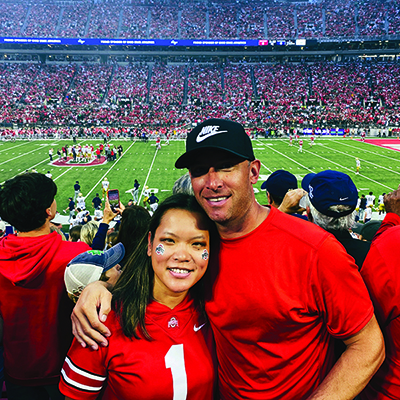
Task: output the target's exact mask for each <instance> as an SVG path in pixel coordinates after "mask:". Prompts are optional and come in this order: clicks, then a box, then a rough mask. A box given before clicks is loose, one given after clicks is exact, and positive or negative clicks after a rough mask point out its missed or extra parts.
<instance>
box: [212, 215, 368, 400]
mask: <svg viewBox="0 0 400 400" xmlns="http://www.w3.org/2000/svg"><path fill="white" fill-rule="evenodd" d="M311 237H312V238H313V240H312V241H311V242H310V241H309V238H311ZM333 254H334V257H332V255H333ZM212 261H214V260H212ZM210 267H211V273H212V272H214V273H215V276H214V277H213V279H214V281H213V286H212V293H211V294H210V296H212V297H211V298H210V299H209V300H207V303H206V311H207V314H208V317H209V320H210V322H211V325H212V327H213V332H214V337H215V342H216V347H217V356H218V363H219V387H220V392H221V398H222V399H224V400H233V399H235V400H238V399H257V400H261V399H262V400H268V399H273V400H276V399H279V400H293V399H296V400H301V399H306V398H308V397H309V396H310V395H311V393H312V392H313V391H314V390H315V389H316V388H317V387H318V385H319V384H321V382H322V381H323V380H324V378H325V376H326V375H327V373H328V372H329V371H330V369H331V367H332V365H333V363H334V354H333V340H332V337H334V338H337V339H347V338H349V337H350V336H353V335H355V334H356V333H358V332H360V331H361V329H362V328H364V327H365V326H366V324H367V323H368V322H369V321H370V320H371V318H372V316H373V312H374V311H373V306H372V303H371V300H370V298H369V295H368V291H367V289H366V287H365V285H364V282H363V280H362V278H361V276H360V274H359V272H358V269H357V266H356V265H355V264H354V259H353V258H352V257H351V256H349V255H348V254H347V253H346V251H345V249H344V248H343V246H341V245H340V243H339V242H338V241H337V240H336V239H335V238H334V237H333V236H332V235H331V234H329V233H328V232H326V231H324V230H322V229H321V228H319V227H318V226H316V225H314V224H310V223H309V222H306V221H303V220H301V219H298V218H293V217H292V216H290V215H286V214H284V213H281V212H280V211H278V210H277V209H275V208H271V209H270V213H269V215H268V217H267V218H266V219H265V221H264V222H263V223H262V224H261V225H260V226H258V227H257V228H256V229H255V230H253V231H252V232H250V233H248V234H247V235H245V236H242V237H239V238H235V239H223V240H221V244H220V251H219V266H218V267H217V266H216V265H215V264H214V265H213V264H211V265H210ZM210 267H209V268H210ZM210 286H211V284H210Z"/></svg>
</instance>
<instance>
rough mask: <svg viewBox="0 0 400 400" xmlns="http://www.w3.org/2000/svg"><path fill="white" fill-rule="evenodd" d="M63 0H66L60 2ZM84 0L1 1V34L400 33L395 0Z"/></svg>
mask: <svg viewBox="0 0 400 400" xmlns="http://www.w3.org/2000/svg"><path fill="white" fill-rule="evenodd" d="M60 4H62V3H60ZM123 4H124V6H123V7H121V5H120V4H116V3H114V2H105V3H102V2H93V3H90V2H86V1H79V2H78V1H77V2H76V4H74V5H70V4H68V3H66V4H65V5H54V4H30V3H28V2H23V1H21V2H17V3H13V4H8V3H5V4H2V5H0V35H2V36H20V35H22V36H41V37H43V36H44V37H46V36H59V37H90V38H98V37H102V38H116V37H120V38H137V39H140V38H141V39H143V38H151V39H157V38H158V39H161V38H164V39H166V38H175V39H178V38H182V39H208V38H210V39H237V38H242V39H244V38H247V39H252V38H255V39H263V38H268V39H283V38H287V39H294V38H355V37H359V38H360V37H361V38H362V37H365V38H369V37H379V36H388V35H389V36H391V35H398V34H399V33H400V22H399V20H400V18H398V17H399V15H400V4H399V2H398V1H396V0H388V1H386V2H383V1H380V0H364V1H363V2H359V3H355V2H353V1H350V0H346V1H343V0H324V1H321V2H315V3H313V4H306V3H305V2H303V3H301V4H292V3H279V4H278V3H276V2H274V1H272V0H270V1H265V2H261V1H260V2H257V1H256V2H251V4H250V2H248V1H246V0H241V1H235V2H233V1H232V0H230V1H223V0H215V1H213V2H210V3H207V2H200V3H197V2H193V1H190V0H188V1H186V2H175V3H171V2H163V1H146V2H144V1H142V2H134V3H132V4H130V3H129V2H125V3H123Z"/></svg>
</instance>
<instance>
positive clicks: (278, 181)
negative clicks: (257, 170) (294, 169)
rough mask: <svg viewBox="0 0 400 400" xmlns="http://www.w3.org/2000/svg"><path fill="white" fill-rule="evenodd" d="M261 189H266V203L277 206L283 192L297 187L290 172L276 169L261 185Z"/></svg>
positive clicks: (280, 201)
mask: <svg viewBox="0 0 400 400" xmlns="http://www.w3.org/2000/svg"><path fill="white" fill-rule="evenodd" d="M261 189H263V190H264V189H266V190H267V198H268V204H270V205H271V206H272V207H275V208H279V206H280V205H281V203H282V200H283V198H284V197H285V194H286V193H287V192H289V191H290V190H294V189H297V179H296V177H295V176H294V175H293V174H291V173H290V172H288V171H285V170H283V169H278V170H277V171H274V172H273V173H272V174H271V175H270V176H269V177H268V179H267V180H266V181H265V182H264V183H263V184H262V185H261Z"/></svg>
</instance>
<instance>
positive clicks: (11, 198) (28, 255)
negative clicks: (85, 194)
mask: <svg viewBox="0 0 400 400" xmlns="http://www.w3.org/2000/svg"><path fill="white" fill-rule="evenodd" d="M56 192H57V186H56V185H55V183H54V182H53V181H52V180H51V179H49V178H47V177H46V176H44V175H43V174H24V175H18V176H16V177H15V178H12V179H10V180H8V181H6V182H5V183H4V185H3V187H2V190H0V217H1V218H2V219H4V220H5V221H7V222H8V223H10V224H11V225H12V226H14V227H15V228H16V229H17V231H18V234H17V235H15V234H10V235H8V236H7V237H5V238H2V239H1V240H0V287H1V295H0V314H1V316H2V319H3V321H4V332H3V344H4V369H5V377H6V384H7V394H8V398H9V399H18V400H20V399H38V400H41V399H48V397H49V396H50V397H51V399H52V400H58V399H63V397H62V396H61V394H60V393H59V391H58V382H59V375H60V368H61V367H62V364H63V359H64V357H65V355H66V353H67V351H68V348H69V346H70V344H71V339H72V336H71V335H70V333H69V331H70V329H71V323H70V318H69V314H70V312H71V310H72V307H71V303H70V301H69V299H68V297H67V296H66V293H65V288H64V270H65V267H66V266H67V264H68V262H69V261H70V260H71V258H73V257H74V256H75V255H78V254H80V253H82V252H84V251H86V250H90V248H89V246H88V245H87V244H85V243H71V242H67V241H62V239H61V236H60V235H59V234H58V233H57V232H53V233H50V221H51V220H52V219H53V218H54V216H55V215H56V211H57V204H56V202H55V200H54V197H55V195H56ZM27 198H29V202H26V199H27ZM0 342H1V340H0Z"/></svg>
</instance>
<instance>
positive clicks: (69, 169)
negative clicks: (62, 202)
mask: <svg viewBox="0 0 400 400" xmlns="http://www.w3.org/2000/svg"><path fill="white" fill-rule="evenodd" d="M72 168H73V167H69V168H68V169H67V170H66V171H64V172H63V173H62V174H61V175H58V176H57V178H54V179H53V180H54V181H56V180H57V179H58V178H61V177H62V176H63V175H64V174H66V173H67V172H68V171H71V169H72Z"/></svg>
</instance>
